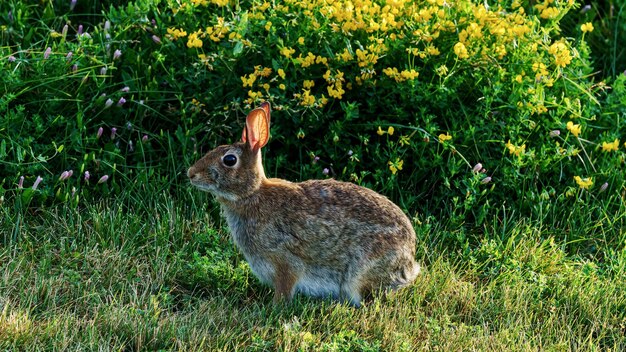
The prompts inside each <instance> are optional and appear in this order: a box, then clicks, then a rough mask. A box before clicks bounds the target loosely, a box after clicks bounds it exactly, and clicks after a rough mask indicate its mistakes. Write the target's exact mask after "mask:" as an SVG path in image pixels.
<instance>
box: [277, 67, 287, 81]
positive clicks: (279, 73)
mask: <svg viewBox="0 0 626 352" xmlns="http://www.w3.org/2000/svg"><path fill="white" fill-rule="evenodd" d="M276 72H278V76H279V77H280V78H282V79H285V76H286V75H285V70H283V69H282V68H279V69H278V71H276Z"/></svg>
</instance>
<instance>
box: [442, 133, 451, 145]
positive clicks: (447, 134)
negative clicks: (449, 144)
mask: <svg viewBox="0 0 626 352" xmlns="http://www.w3.org/2000/svg"><path fill="white" fill-rule="evenodd" d="M451 139H452V136H451V135H450V134H449V133H448V132H446V134H443V133H442V134H440V135H439V143H443V142H445V141H449V140H451Z"/></svg>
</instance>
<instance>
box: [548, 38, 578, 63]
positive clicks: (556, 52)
mask: <svg viewBox="0 0 626 352" xmlns="http://www.w3.org/2000/svg"><path fill="white" fill-rule="evenodd" d="M548 53H550V54H551V55H553V56H554V63H555V64H556V65H557V66H561V67H565V66H567V65H569V63H570V62H572V54H571V53H570V51H569V48H568V47H567V45H566V44H565V43H564V42H563V41H558V42H556V43H554V44H552V45H550V48H548Z"/></svg>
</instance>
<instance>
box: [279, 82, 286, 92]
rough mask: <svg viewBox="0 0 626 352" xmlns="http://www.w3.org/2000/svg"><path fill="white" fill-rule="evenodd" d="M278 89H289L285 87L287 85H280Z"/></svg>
mask: <svg viewBox="0 0 626 352" xmlns="http://www.w3.org/2000/svg"><path fill="white" fill-rule="evenodd" d="M278 89H280V90H285V89H287V87H285V85H284V84H282V83H281V84H279V85H278Z"/></svg>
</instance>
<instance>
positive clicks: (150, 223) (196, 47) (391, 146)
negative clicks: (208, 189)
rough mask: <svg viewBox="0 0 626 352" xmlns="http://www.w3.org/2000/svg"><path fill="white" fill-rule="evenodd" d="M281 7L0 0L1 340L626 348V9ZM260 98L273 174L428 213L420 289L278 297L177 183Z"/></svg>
mask: <svg viewBox="0 0 626 352" xmlns="http://www.w3.org/2000/svg"><path fill="white" fill-rule="evenodd" d="M284 3H289V2H281V1H274V2H266V1H262V0H250V1H247V0H246V1H243V0H242V1H239V0H238V1H226V0H211V1H205V0H197V1H196V0H137V1H135V2H126V1H119V0H111V1H95V0H89V1H87V0H85V1H83V0H81V1H65V0H48V1H35V0H8V1H0V13H2V15H0V29H1V31H0V76H1V77H2V83H3V85H2V88H0V89H3V90H2V91H0V351H159V350H162V351H497V352H501V351H616V352H617V351H626V337H625V335H626V187H625V183H624V176H623V175H624V164H625V160H626V151H625V150H626V149H624V148H626V143H624V142H626V139H625V138H624V137H625V134H626V132H624V131H625V130H624V126H625V125H624V119H625V118H624V117H625V116H626V108H625V106H626V98H625V97H626V85H625V82H626V80H625V79H624V78H625V77H624V76H622V70H623V69H624V68H625V67H624V63H625V62H626V60H624V57H625V56H626V52H624V51H623V50H622V49H621V48H622V47H625V46H624V45H623V42H624V40H625V39H626V35H622V34H623V33H624V32H625V29H626V26H625V25H624V23H625V22H624V21H623V20H622V19H623V16H624V14H626V5H624V4H623V3H622V1H618V0H609V1H591V4H592V5H589V6H585V4H586V3H588V2H583V1H577V2H576V6H573V7H572V8H571V9H569V7H571V6H570V5H568V4H572V2H569V1H551V0H537V1H530V2H527V1H508V0H506V1H505V0H501V1H470V0H466V1H452V3H454V6H451V5H450V4H449V2H447V1H430V0H429V1H422V2H413V1H376V2H375V4H376V6H379V5H381V4H383V3H385V4H392V5H393V4H396V5H398V4H399V3H405V4H406V5H407V7H408V6H409V5H410V6H413V5H415V4H417V5H418V6H422V3H423V8H421V9H419V10H420V11H417V12H415V13H414V14H413V15H416V16H413V15H411V17H406V18H412V19H413V20H411V21H414V23H408V24H407V26H406V28H407V29H409V30H410V31H408V32H406V33H409V34H408V35H406V36H405V35H404V34H403V32H397V33H396V32H394V31H391V32H390V34H384V33H383V32H385V31H382V29H381V31H382V32H381V31H379V30H378V29H376V30H374V29H373V28H374V27H376V26H378V27H380V24H383V25H385V26H387V22H388V18H393V16H391V17H384V18H383V17H381V16H379V14H377V15H376V16H374V17H372V20H371V21H366V22H363V23H358V24H359V25H363V24H364V23H367V24H368V25H367V26H366V27H367V28H362V29H359V30H356V29H352V30H351V29H350V25H356V23H352V22H351V20H350V21H347V20H346V19H347V18H348V17H346V18H344V19H343V20H339V19H332V18H331V17H332V16H330V14H332V13H335V14H337V15H340V14H341V13H342V12H346V13H347V12H350V11H348V9H349V8H350V9H351V8H354V7H357V8H358V7H359V5H358V3H359V2H355V3H354V4H353V3H352V2H350V3H349V4H347V3H346V4H344V3H342V2H339V1H321V0H320V1H315V2H306V1H298V2H294V3H300V4H299V5H297V6H296V4H294V5H292V8H291V10H289V6H284ZM314 3H315V4H314ZM364 3H365V2H364ZM498 3H500V4H504V5H503V6H504V7H502V8H501V7H499V6H500V5H498V6H496V5H497V4H498ZM427 4H428V6H426V5H427ZM514 4H515V5H514ZM331 5H332V6H334V5H337V6H338V7H337V9H335V8H330V7H329V6H331ZM339 5H346V6H344V7H345V8H341V6H339ZM431 5H432V6H431ZM307 6H310V8H308V7H307ZM522 6H523V7H525V8H527V9H528V11H527V12H519V11H520V10H524V8H522ZM379 7H382V6H379ZM439 7H441V8H439ZM566 7H567V8H568V9H567V11H569V13H568V14H567V16H566V17H564V18H560V17H559V18H556V17H554V16H555V12H554V11H556V14H559V13H560V12H559V11H565V10H563V8H566ZM361 8H365V6H361ZM373 8H374V7H373V6H370V9H373ZM383 8H385V11H382V10H381V14H382V13H383V12H385V16H388V15H390V14H394V13H396V12H395V11H399V10H398V9H393V8H392V6H391V5H387V6H384V7H383ZM472 8H473V10H472ZM507 9H508V10H507ZM559 9H560V10H559ZM313 10H314V11H313ZM344 10H345V11H344ZM421 10H425V12H423V11H421ZM547 10H550V11H547ZM290 11H291V12H290ZM513 11H518V12H519V17H518V18H517V19H516V20H515V21H514V20H513V19H512V18H513V17H512V15H513V14H514V12H513ZM524 11H526V10H524ZM544 11H545V12H546V13H547V15H549V16H547V17H541V16H542V14H543V12H544ZM408 13H409V12H407V14H408ZM525 13H528V16H529V17H525V16H526V15H524V16H522V15H523V14H525ZM487 14H489V16H487ZM551 14H552V15H551ZM417 15H418V16H417ZM510 15H511V16H510ZM563 15H564V13H563ZM407 16H408V15H407ZM551 16H552V17H551ZM559 16H561V15H559ZM339 17H341V16H339ZM431 17H432V20H429V19H430V18H431ZM224 18H225V19H224ZM374 19H375V20H376V21H380V22H381V23H380V24H379V23H376V22H375V21H374ZM496 19H498V20H496ZM502 19H507V21H509V20H510V21H509V22H506V21H505V22H503V23H505V24H506V23H508V27H507V26H503V27H499V26H500V25H499V23H501V21H500V20H502ZM269 20H274V23H272V22H271V21H269ZM344 20H346V21H345V22H342V21H344ZM527 20H528V21H527ZM559 21H561V22H559ZM383 22H384V23H383ZM400 22H402V21H400ZM518 22H519V23H518ZM520 23H521V24H524V25H523V26H519V24H520ZM478 24H480V26H478ZM514 24H515V25H514ZM582 24H585V26H586V27H585V28H589V27H587V26H589V25H590V24H593V25H594V26H595V28H596V29H595V30H593V31H589V30H587V31H583V30H582V27H581V25H582ZM209 25H210V26H209ZM340 25H341V26H340ZM343 25H348V26H347V27H345V28H344V27H343ZM472 25H474V26H472ZM496 25H497V26H496ZM207 26H209V27H208V28H207ZM298 26H300V27H298ZM526 26H527V27H526ZM559 26H560V27H559ZM340 27H341V28H342V31H339V28H340ZM370 27H372V28H371V32H369V30H370ZM479 27H480V28H482V29H481V30H478V31H476V28H479ZM294 28H295V29H294ZM298 28H299V29H298ZM441 28H443V30H442V31H441V33H440V29H441ZM445 28H448V30H445ZM470 29H472V33H474V36H475V38H470V39H471V40H469V39H468V40H469V41H468V42H467V43H468V47H469V49H470V51H472V50H473V52H470V53H471V54H472V57H471V58H470V57H465V56H468V53H467V52H464V51H467V49H468V48H466V47H465V46H464V45H461V46H457V45H458V44H462V43H461V41H460V37H461V34H462V33H464V34H463V36H466V37H467V34H468V32H467V30H470ZM513 29H516V30H517V31H518V33H517V34H516V35H515V36H512V37H510V38H509V39H511V40H509V39H507V41H504V39H503V38H505V37H507V36H504V35H502V34H510V32H511V31H512V30H513ZM298 30H299V31H300V32H298ZM403 30H404V29H403ZM183 31H188V33H187V32H185V35H182V34H181V33H182V32H183ZM429 31H430V32H429ZM481 31H482V32H481ZM372 33H379V34H380V35H381V37H380V38H377V37H374V36H373V34H372ZM481 33H482V34H481ZM498 33H500V34H498ZM226 34H228V36H227V35H226ZM370 34H371V35H370ZM383 34H384V35H383ZM198 36H200V37H198ZM392 36H393V38H394V39H391V37H392ZM470 37H471V35H470ZM532 38H534V39H533V40H535V46H537V48H538V49H535V50H526V49H528V48H529V47H532V42H531V41H530V40H531V39H532ZM383 39H384V40H383ZM466 39H467V38H466ZM518 39H519V40H520V41H519V42H518V41H517V40H518ZM403 40H404V41H405V42H403ZM431 40H432V42H431ZM518 43H521V44H518ZM524 43H526V44H524ZM470 44H471V45H470ZM505 44H506V46H505ZM529 44H531V46H529ZM387 46H388V47H387ZM518 47H519V48H520V51H519V52H518V51H517V48H518ZM290 48H291V49H290ZM348 48H350V50H348ZM506 48H508V50H509V52H508V54H506V50H505V51H502V50H503V49H506ZM296 49H297V50H298V51H297V54H296ZM318 49H319V50H318ZM405 49H411V50H409V51H405ZM418 49H419V50H418ZM440 49H441V52H440ZM461 49H463V50H461ZM290 50H292V51H293V52H291V51H290ZM309 50H311V51H309ZM588 50H591V52H592V55H590V54H589V53H588V52H587V51H588ZM312 51H315V53H313V52H312ZM368 51H369V53H368ZM414 51H415V53H413V52H414ZM498 51H499V53H498ZM350 52H353V54H354V55H352V54H351V53H350ZM285 53H286V54H285ZM359 53H360V54H361V55H359ZM409 53H411V54H410V55H408V54H409ZM427 53H428V55H426V54H427ZM435 53H436V54H435ZM479 54H480V55H479ZM505 54H506V55H505ZM292 55H293V57H291V56H292ZM394 55H395V56H394ZM507 55H508V56H507ZM513 55H518V56H513ZM297 56H301V58H300V59H296V57H297ZM351 56H354V57H351ZM405 56H408V57H409V59H407V58H406V57H405ZM570 56H571V57H570ZM348 57H350V58H348ZM464 57H465V58H464ZM398 58H400V59H398ZM486 58H488V59H489V61H483V60H485V59H486ZM581 58H582V59H584V60H581ZM313 59H314V60H316V61H315V64H313V63H312V61H311V62H308V63H307V65H306V66H303V62H304V61H305V60H309V61H310V60H313ZM378 59H380V62H378ZM557 60H558V61H560V62H561V63H560V64H556V62H557ZM570 60H571V63H570V62H569V61H570ZM404 61H408V62H404ZM592 63H593V64H594V67H593V69H592V67H591V64H592ZM390 65H393V67H391V66H390ZM542 65H543V66H542ZM546 65H547V66H546ZM270 66H271V67H270ZM396 66H397V67H396ZM524 67H526V68H524ZM542 67H543V68H542ZM496 68H499V69H497V70H496ZM548 68H549V69H550V71H547V69H548ZM393 69H395V70H396V73H395V74H394V73H393V72H394V71H393ZM415 69H417V71H415ZM492 69H493V70H492ZM268 70H269V71H268ZM331 71H332V75H334V76H333V77H331ZM418 71H419V73H420V75H419V77H416V76H414V77H413V78H412V79H411V80H406V77H404V78H403V76H402V73H404V74H405V75H416V74H417V73H418ZM544 71H545V72H544ZM263 72H266V73H267V74H264V73H263ZM325 72H328V73H327V74H324V73H325ZM385 72H391V74H386V73H385ZM598 72H599V73H598ZM625 74H626V73H625ZM324 76H327V77H324ZM252 77H254V79H253V78H252ZM255 80H256V81H255ZM344 81H345V86H344V85H343V83H341V82H344ZM361 81H362V82H364V83H365V84H364V85H363V86H361V84H360V83H359V82H361ZM254 82H256V83H254ZM368 82H369V83H368ZM375 82H380V83H375ZM548 82H549V83H548ZM253 83H254V85H253ZM270 83H271V85H270ZM352 83H354V85H353V84H352ZM314 84H315V86H314ZM376 84H378V85H376ZM349 85H352V86H353V87H352V88H348V86H349ZM343 88H346V90H345V91H343ZM303 89H304V90H303ZM481 89H484V90H481ZM340 91H343V93H339V92H340ZM311 92H313V93H312V95H309V93H311ZM331 92H333V93H334V95H335V97H334V98H332V99H330V98H328V99H327V95H328V96H330V93H331ZM344 93H345V95H344ZM316 94H317V95H316ZM342 95H343V98H342ZM483 95H484V96H483ZM337 96H338V97H337ZM261 97H262V98H263V99H266V98H268V99H270V100H272V99H273V104H274V105H273V106H276V107H278V106H280V107H281V109H278V108H277V109H276V112H277V113H276V116H277V118H276V119H274V118H273V120H272V122H273V123H274V126H275V127H274V128H275V129H273V130H272V133H273V136H272V139H271V140H270V145H271V148H273V149H270V148H268V149H270V150H269V151H268V153H267V154H268V155H267V158H265V156H264V158H265V159H264V162H265V167H266V170H268V172H267V174H268V176H270V177H274V176H277V175H278V176H280V175H285V174H286V175H294V176H293V177H291V178H292V179H291V180H293V181H296V178H300V179H306V178H310V176H311V175H317V176H316V177H318V178H321V177H330V176H333V177H337V178H338V179H343V180H351V181H352V182H355V183H361V184H364V185H367V186H369V187H371V188H374V189H375V190H376V191H379V192H382V193H385V194H386V195H388V196H390V198H393V199H396V200H398V204H399V205H400V206H401V207H402V208H403V209H409V211H410V212H415V211H417V212H418V213H417V214H415V213H411V214H410V217H411V218H412V220H413V224H414V226H415V229H416V233H417V253H416V258H417V259H418V261H419V262H420V263H421V264H422V267H423V273H422V274H421V275H420V276H419V277H418V279H417V280H416V281H415V283H414V284H413V285H411V286H410V287H408V288H405V289H404V290H402V291H399V292H395V293H393V294H390V295H387V296H385V295H379V296H377V297H374V299H372V300H369V301H366V302H365V303H364V304H363V306H362V307H361V308H354V307H351V306H348V305H345V304H341V303H338V302H334V301H331V300H320V299H311V298H307V297H303V296H296V298H295V299H294V300H293V301H292V302H288V303H282V304H278V305H276V304H273V303H272V295H273V292H272V290H271V289H270V288H269V287H266V286H263V285H262V284H260V283H259V281H258V280H257V279H256V278H255V277H254V275H253V274H252V272H251V271H250V269H249V267H248V264H247V263H246V262H245V260H244V258H243V256H242V255H240V254H239V252H238V250H237V248H235V247H234V245H233V244H232V241H231V239H230V234H229V230H228V228H227V227H226V224H225V222H224V221H223V220H222V219H221V217H220V210H219V207H218V205H217V203H216V202H215V201H214V200H213V199H212V197H211V196H209V195H207V194H206V193H202V192H200V191H198V190H196V189H192V187H191V186H190V185H188V181H187V179H186V177H185V176H184V175H183V174H184V172H185V171H184V170H186V168H187V167H188V166H189V163H190V162H192V159H195V158H197V157H198V156H199V155H200V154H202V153H204V152H206V151H207V150H209V149H210V148H212V147H213V145H212V144H213V143H229V142H232V141H233V139H232V138H238V137H239V136H240V135H241V134H240V133H241V132H240V128H241V124H242V122H243V120H244V116H245V110H247V107H246V104H248V105H250V106H253V105H255V104H256V105H258V104H257V103H258V102H259V101H256V100H255V99H257V100H261V99H260V98H261ZM316 97H317V98H316ZM311 99H312V100H311ZM316 99H317V100H316ZM342 99H343V100H342ZM316 102H317V103H316ZM322 102H323V103H322ZM314 103H315V104H318V105H317V106H315V104H314ZM379 103H380V104H379ZM396 103H397V104H396ZM326 104H327V105H326ZM376 104H379V105H380V106H375V105H376ZM396 105H397V106H396ZM422 107H424V109H422ZM359 109H360V110H359ZM372 109H374V110H372ZM320 126H321V127H324V128H322V129H319V127H320ZM394 126H395V127H394ZM581 126H582V127H581ZM394 128H395V132H394ZM305 132H306V133H305ZM574 132H575V133H574ZM116 133H117V134H116ZM394 133H395V134H394ZM579 134H580V136H579ZM453 135H454V137H453ZM232 136H235V137H232ZM437 136H439V137H437ZM133 141H134V142H133ZM507 141H508V142H507ZM133 143H134V144H133ZM271 143H274V144H273V145H272V144H271ZM474 149H475V150H474ZM281 151H282V152H281ZM286 152H289V153H292V154H293V155H284V153H286ZM281 153H283V154H281ZM464 153H465V154H464ZM464 155H466V156H468V157H467V160H466V157H465V156H464ZM470 156H471V157H470ZM483 164H484V165H485V170H482V171H480V170H481V169H482V165H483ZM368 165H369V166H368ZM402 165H404V170H402ZM478 165H480V167H477V166H478ZM69 170H73V171H72V173H75V175H74V176H73V177H72V176H71V175H69V174H68V173H69ZM342 170H343V171H342ZM346 170H347V171H346ZM471 170H473V171H471ZM89 173H91V176H89V175H90V174H89ZM64 175H65V176H64ZM492 176H493V179H492ZM89 177H91V179H89ZM581 177H582V178H581ZM35 180H37V181H35ZM42 180H43V181H42ZM99 180H101V182H100V181H99ZM107 180H108V181H107ZM583 180H584V181H583ZM39 182H42V183H41V185H39ZM36 185H39V188H38V189H36V188H37V186H36Z"/></svg>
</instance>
